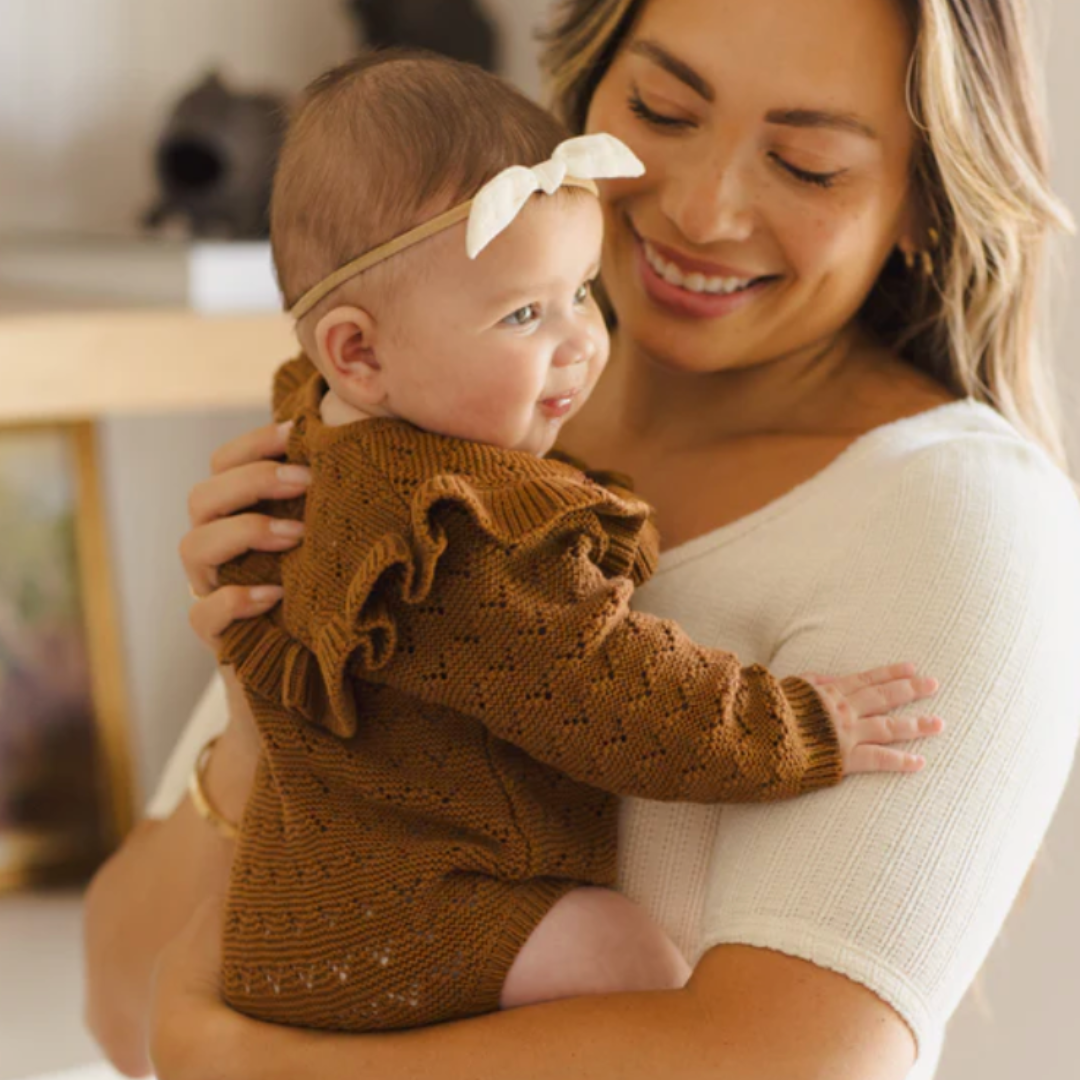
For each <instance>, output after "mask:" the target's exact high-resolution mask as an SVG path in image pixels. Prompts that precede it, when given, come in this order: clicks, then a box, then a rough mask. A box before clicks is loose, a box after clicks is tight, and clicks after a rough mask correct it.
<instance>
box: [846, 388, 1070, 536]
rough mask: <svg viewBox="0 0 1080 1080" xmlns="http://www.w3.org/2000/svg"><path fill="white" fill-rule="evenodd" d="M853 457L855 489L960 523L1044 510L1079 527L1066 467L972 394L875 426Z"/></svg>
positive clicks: (854, 449) (855, 449) (853, 451)
mask: <svg viewBox="0 0 1080 1080" xmlns="http://www.w3.org/2000/svg"><path fill="white" fill-rule="evenodd" d="M849 454H850V456H851V458H852V461H851V466H852V471H853V473H855V474H856V476H857V480H858V482H857V483H855V484H854V485H853V486H854V487H856V488H858V487H861V488H863V489H865V488H868V487H869V488H872V489H873V490H874V491H875V492H876V497H877V498H878V499H885V498H887V499H890V500H896V499H902V500H908V501H913V502H918V503H919V504H921V505H923V506H926V507H930V508H936V509H938V510H939V511H940V512H941V513H945V514H949V515H951V516H952V517H953V518H954V520H956V521H959V520H961V519H964V518H967V517H969V516H970V515H973V514H976V515H987V514H988V515H991V516H992V517H994V518H998V517H1000V516H1002V515H1006V514H1013V513H1016V512H1020V511H1028V512H1037V511H1040V510H1041V511H1044V512H1046V513H1051V514H1053V515H1055V516H1057V517H1060V518H1061V519H1062V520H1072V521H1073V522H1075V525H1076V527H1078V528H1080V504H1078V501H1077V493H1076V489H1075V487H1074V486H1073V482H1072V480H1071V479H1070V477H1069V476H1068V475H1067V474H1066V473H1065V471H1064V470H1063V469H1062V468H1061V467H1060V466H1059V465H1058V464H1057V463H1056V462H1055V461H1054V460H1053V458H1052V457H1051V456H1050V454H1049V453H1048V452H1047V451H1046V450H1045V449H1044V448H1043V447H1042V446H1040V445H1039V444H1038V443H1036V442H1035V441H1034V440H1033V439H1031V438H1029V437H1028V436H1026V435H1024V434H1022V433H1021V432H1020V431H1018V430H1017V428H1016V427H1014V426H1013V425H1012V424H1011V423H1010V422H1009V421H1008V420H1007V419H1006V418H1005V417H1004V416H1002V415H1001V414H1000V413H998V412H997V411H996V410H994V409H993V408H991V407H990V406H989V405H985V404H983V403H982V402H978V401H975V400H974V399H971V398H966V399H963V400H960V401H955V402H952V403H950V404H947V405H942V406H939V407H937V408H935V409H930V410H928V411H926V412H923V413H920V414H918V415H915V416H911V417H907V418H904V419H902V420H898V421H895V422H894V423H891V424H886V425H884V426H883V427H880V428H877V429H875V430H874V431H872V432H870V433H869V434H868V435H866V436H864V437H863V438H862V439H860V440H859V441H858V442H857V443H855V444H854V446H853V447H852V448H851V451H849ZM855 478H856V477H854V476H853V477H848V480H849V482H850V481H851V480H854V479H855Z"/></svg>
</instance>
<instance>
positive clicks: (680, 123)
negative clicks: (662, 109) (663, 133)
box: [630, 90, 694, 131]
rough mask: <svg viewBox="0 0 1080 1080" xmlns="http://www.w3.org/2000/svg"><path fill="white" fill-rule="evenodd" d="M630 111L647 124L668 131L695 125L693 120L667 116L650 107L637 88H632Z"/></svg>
mask: <svg viewBox="0 0 1080 1080" xmlns="http://www.w3.org/2000/svg"><path fill="white" fill-rule="evenodd" d="M630 111H631V112H632V113H633V114H634V115H635V116H636V117H638V118H639V119H640V120H644V121H645V123H646V124H650V125H651V126H653V127H656V128H664V129H666V130H668V131H673V130H677V129H682V128H687V127H693V125H694V121H693V120H684V119H682V118H681V117H678V116H665V115H664V114H663V113H658V112H656V111H655V110H653V109H650V108H649V106H648V105H646V104H645V102H644V100H643V99H642V97H641V94H640V93H638V91H637V90H631V92H630Z"/></svg>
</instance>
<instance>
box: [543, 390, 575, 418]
mask: <svg viewBox="0 0 1080 1080" xmlns="http://www.w3.org/2000/svg"><path fill="white" fill-rule="evenodd" d="M580 392H581V391H580V390H568V391H565V392H564V393H562V394H558V395H556V396H553V397H548V398H542V399H541V400H540V403H539V404H540V408H541V409H542V410H543V411H544V412H545V413H547V415H548V416H551V417H556V418H558V417H562V416H565V415H566V414H567V413H568V412H569V411H570V410H571V408H573V405H574V399H575V398H576V397H577V396H578V394H579V393H580Z"/></svg>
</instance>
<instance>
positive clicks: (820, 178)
mask: <svg viewBox="0 0 1080 1080" xmlns="http://www.w3.org/2000/svg"><path fill="white" fill-rule="evenodd" d="M769 157H770V158H772V160H773V161H775V162H776V164H777V165H779V166H780V168H781V169H783V170H784V172H786V173H788V174H789V175H790V176H793V177H795V179H796V180H798V181H800V182H801V183H803V184H813V185H814V186H815V187H821V188H831V187H832V186H833V184H835V183H836V181H837V180H839V179H840V178H841V177H842V176H843V175H844V173H846V172H847V169H837V170H836V171H835V172H811V171H810V170H809V169H800V168H799V167H798V166H797V165H792V164H791V162H790V161H786V160H785V159H784V158H782V157H781V156H780V155H779V154H777V153H775V152H774V153H770V154H769Z"/></svg>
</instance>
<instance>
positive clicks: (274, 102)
mask: <svg viewBox="0 0 1080 1080" xmlns="http://www.w3.org/2000/svg"><path fill="white" fill-rule="evenodd" d="M285 109H286V105H285V102H284V100H283V99H281V98H277V97H275V96H273V95H271V94H239V93H234V92H233V91H232V90H230V89H229V88H228V87H227V86H226V85H225V84H224V82H223V81H222V80H221V78H220V77H219V76H218V75H217V74H211V75H208V76H207V77H206V78H205V79H204V80H203V81H202V82H201V83H200V84H199V85H198V86H196V87H195V89H194V90H191V91H189V92H188V93H186V94H185V95H184V96H183V97H182V98H181V99H180V101H179V102H178V103H177V105H176V108H175V109H174V110H173V113H172V116H171V117H170V118H169V122H168V124H167V125H166V127H165V130H164V132H163V133H162V135H161V138H160V140H159V141H158V145H157V150H156V153H155V162H156V168H157V176H158V182H159V184H160V186H161V199H160V201H159V202H158V204H157V205H156V206H155V207H154V208H153V209H152V210H151V211H150V212H149V213H148V214H147V215H146V217H145V220H144V223H145V224H146V225H147V226H149V227H151V228H154V227H157V226H160V225H163V224H165V223H166V222H167V221H169V220H171V219H177V218H178V219H180V220H182V221H184V222H185V223H186V224H187V225H188V226H189V228H190V231H191V234H192V235H193V236H201V237H216V238H219V239H228V240H259V239H265V238H266V237H267V236H268V235H269V215H268V211H269V207H270V187H271V182H272V180H273V176H274V167H275V164H276V162H277V155H278V150H279V149H280V146H281V139H282V135H283V133H284V129H285V122H286V112H285Z"/></svg>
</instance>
